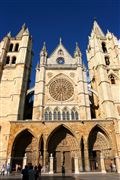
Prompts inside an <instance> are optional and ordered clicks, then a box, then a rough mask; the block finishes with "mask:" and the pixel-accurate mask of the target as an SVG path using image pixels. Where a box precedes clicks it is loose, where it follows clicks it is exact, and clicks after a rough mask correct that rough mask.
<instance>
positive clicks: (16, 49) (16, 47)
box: [15, 43, 19, 52]
mask: <svg viewBox="0 0 120 180" xmlns="http://www.w3.org/2000/svg"><path fill="white" fill-rule="evenodd" d="M18 49H19V44H18V43H16V45H15V51H16V52H18Z"/></svg>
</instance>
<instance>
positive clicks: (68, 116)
mask: <svg viewBox="0 0 120 180" xmlns="http://www.w3.org/2000/svg"><path fill="white" fill-rule="evenodd" d="M67 120H70V114H69V112H68V111H67Z"/></svg>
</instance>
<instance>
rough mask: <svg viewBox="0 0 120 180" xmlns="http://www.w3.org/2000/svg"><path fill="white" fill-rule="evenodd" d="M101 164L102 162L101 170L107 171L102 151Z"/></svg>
mask: <svg viewBox="0 0 120 180" xmlns="http://www.w3.org/2000/svg"><path fill="white" fill-rule="evenodd" d="M100 164H101V172H102V173H106V169H105V161H104V156H103V154H102V152H101V154H100Z"/></svg>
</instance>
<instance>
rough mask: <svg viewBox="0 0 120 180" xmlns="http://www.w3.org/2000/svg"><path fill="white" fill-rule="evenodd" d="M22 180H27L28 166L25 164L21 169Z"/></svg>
mask: <svg viewBox="0 0 120 180" xmlns="http://www.w3.org/2000/svg"><path fill="white" fill-rule="evenodd" d="M21 174H22V180H29V179H28V166H27V165H26V166H25V168H24V169H22V172H21Z"/></svg>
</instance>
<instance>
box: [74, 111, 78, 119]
mask: <svg viewBox="0 0 120 180" xmlns="http://www.w3.org/2000/svg"><path fill="white" fill-rule="evenodd" d="M75 119H76V120H78V119H79V117H78V112H77V111H76V112H75Z"/></svg>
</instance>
